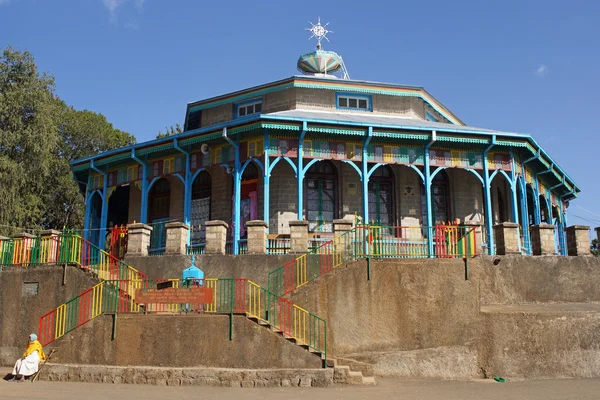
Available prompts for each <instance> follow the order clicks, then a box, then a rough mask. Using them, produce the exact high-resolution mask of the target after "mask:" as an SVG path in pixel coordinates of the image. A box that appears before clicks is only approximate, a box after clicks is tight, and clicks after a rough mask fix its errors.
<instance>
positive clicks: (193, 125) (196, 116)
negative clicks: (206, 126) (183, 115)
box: [186, 110, 202, 131]
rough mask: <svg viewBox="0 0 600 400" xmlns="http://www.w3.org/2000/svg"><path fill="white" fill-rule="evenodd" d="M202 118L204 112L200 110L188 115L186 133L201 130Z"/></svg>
mask: <svg viewBox="0 0 600 400" xmlns="http://www.w3.org/2000/svg"><path fill="white" fill-rule="evenodd" d="M201 117H202V111H200V110H198V111H191V112H190V113H189V114H188V121H187V129H186V131H191V130H193V129H198V128H200V120H201Z"/></svg>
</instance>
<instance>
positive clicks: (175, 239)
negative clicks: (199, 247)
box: [165, 222, 190, 254]
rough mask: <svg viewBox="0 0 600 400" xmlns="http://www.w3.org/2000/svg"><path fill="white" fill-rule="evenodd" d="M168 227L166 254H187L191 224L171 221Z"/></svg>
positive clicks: (166, 226)
mask: <svg viewBox="0 0 600 400" xmlns="http://www.w3.org/2000/svg"><path fill="white" fill-rule="evenodd" d="M165 228H166V229H167V244H166V246H165V254H186V250H187V244H188V234H189V231H190V226H189V225H187V224H184V223H183V222H169V223H168V224H166V225H165Z"/></svg>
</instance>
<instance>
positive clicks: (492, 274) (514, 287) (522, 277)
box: [469, 256, 600, 304]
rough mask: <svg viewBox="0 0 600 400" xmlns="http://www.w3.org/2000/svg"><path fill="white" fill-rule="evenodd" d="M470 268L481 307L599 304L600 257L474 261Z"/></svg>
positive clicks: (503, 257) (487, 258) (486, 259)
mask: <svg viewBox="0 0 600 400" xmlns="http://www.w3.org/2000/svg"><path fill="white" fill-rule="evenodd" d="M494 260H495V261H494ZM469 268H470V271H471V277H472V279H474V280H477V281H478V282H479V287H480V295H481V303H482V304H519V303H533V302H559V303H560V302H570V303H577V302H597V301H600V291H599V290H598V282H600V257H560V256H546V257H525V256H496V257H477V258H476V259H474V260H472V261H471V262H470V263H469Z"/></svg>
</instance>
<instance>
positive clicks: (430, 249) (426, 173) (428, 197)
mask: <svg viewBox="0 0 600 400" xmlns="http://www.w3.org/2000/svg"><path fill="white" fill-rule="evenodd" d="M424 157H425V168H424V169H423V176H424V181H423V184H424V186H425V207H426V208H427V214H426V215H427V221H425V222H426V224H427V252H428V253H429V257H434V253H433V215H432V208H433V205H432V202H431V169H430V167H429V165H430V161H429V146H426V147H425V155H424Z"/></svg>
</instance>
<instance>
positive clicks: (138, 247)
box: [127, 223, 152, 256]
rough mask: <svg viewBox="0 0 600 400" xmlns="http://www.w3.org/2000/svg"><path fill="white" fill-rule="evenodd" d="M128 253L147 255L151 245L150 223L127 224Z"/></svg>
mask: <svg viewBox="0 0 600 400" xmlns="http://www.w3.org/2000/svg"><path fill="white" fill-rule="evenodd" d="M127 231H128V232H127V236H128V238H127V255H133V256H147V255H148V247H150V234H151V233H152V227H151V226H150V225H146V224H142V223H136V224H130V225H128V226H127Z"/></svg>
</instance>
